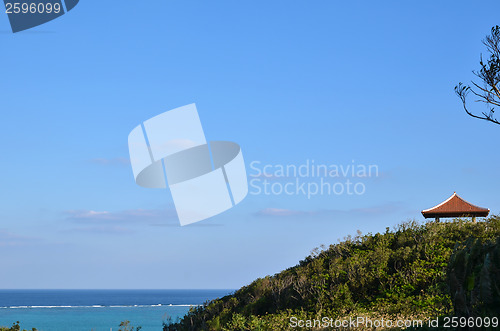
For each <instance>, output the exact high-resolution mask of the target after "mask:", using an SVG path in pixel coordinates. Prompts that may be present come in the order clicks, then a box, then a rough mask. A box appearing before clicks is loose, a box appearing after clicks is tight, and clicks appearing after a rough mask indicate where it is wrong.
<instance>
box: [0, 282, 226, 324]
mask: <svg viewBox="0 0 500 331" xmlns="http://www.w3.org/2000/svg"><path fill="white" fill-rule="evenodd" d="M230 292H231V290H147V291H144V290H91V291H89V290H87V291H85V290H35V291H33V290H31V291H28V290H0V325H2V326H10V325H12V323H14V322H16V321H20V322H21V323H20V325H21V328H25V329H28V330H29V329H31V328H33V327H36V328H37V329H38V330H40V331H90V330H95V331H101V330H102V331H113V330H115V331H117V330H118V328H119V324H120V322H121V321H124V320H129V321H130V322H131V325H133V326H142V330H144V331H153V330H162V322H163V321H166V320H167V318H168V317H170V318H172V319H173V320H175V319H176V318H178V317H179V318H180V317H182V316H184V315H185V314H186V313H187V312H188V311H189V308H190V306H193V305H199V304H202V303H203V302H205V301H207V300H211V299H215V298H217V297H222V296H224V295H226V294H229V293H230Z"/></svg>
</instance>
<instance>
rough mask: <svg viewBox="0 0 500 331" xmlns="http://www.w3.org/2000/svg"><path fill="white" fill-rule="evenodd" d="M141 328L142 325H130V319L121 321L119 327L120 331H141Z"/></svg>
mask: <svg viewBox="0 0 500 331" xmlns="http://www.w3.org/2000/svg"><path fill="white" fill-rule="evenodd" d="M140 329H142V327H141V326H138V327H136V328H134V327H133V326H132V325H130V321H128V320H127V321H123V322H121V323H120V328H119V329H118V331H139V330H140Z"/></svg>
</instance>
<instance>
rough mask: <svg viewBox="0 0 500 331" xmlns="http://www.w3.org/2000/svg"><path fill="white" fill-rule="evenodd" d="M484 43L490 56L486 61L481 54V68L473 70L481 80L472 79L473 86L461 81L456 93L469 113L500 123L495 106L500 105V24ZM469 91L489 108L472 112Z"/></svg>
mask: <svg viewBox="0 0 500 331" xmlns="http://www.w3.org/2000/svg"><path fill="white" fill-rule="evenodd" d="M483 44H484V45H485V46H486V48H487V50H488V53H489V54H490V55H489V58H488V59H487V60H486V62H484V61H483V56H482V54H481V60H480V61H479V64H480V65H481V69H480V70H479V71H475V70H474V71H472V72H473V73H474V75H476V76H477V77H478V78H479V79H480V80H481V81H480V83H476V82H474V81H472V82H471V83H472V85H473V86H469V85H465V84H463V83H461V82H460V83H458V85H457V86H455V93H456V94H457V95H458V97H459V98H460V100H462V104H463V107H464V109H465V111H466V112H467V114H468V115H470V116H472V117H474V118H478V119H482V120H486V121H489V122H492V123H495V124H498V125H500V121H499V120H498V119H497V118H496V117H495V108H496V107H500V26H498V25H497V26H494V27H492V28H491V35H489V36H486V38H485V39H484V40H483ZM469 93H472V94H473V95H475V96H476V97H477V98H478V99H476V100H475V101H476V102H482V103H484V104H485V106H486V107H487V109H488V110H487V111H483V112H481V113H480V114H478V113H474V112H472V111H471V110H470V108H469V107H468V106H467V103H466V99H467V95H468V94H469Z"/></svg>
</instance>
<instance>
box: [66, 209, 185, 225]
mask: <svg viewBox="0 0 500 331" xmlns="http://www.w3.org/2000/svg"><path fill="white" fill-rule="evenodd" d="M65 214H66V218H67V219H68V220H72V221H75V222H79V223H118V222H119V223H148V222H153V221H155V222H156V221H159V220H174V219H177V216H176V213H175V210H173V209H161V210H160V209H130V210H123V211H116V212H111V211H106V210H103V211H96V210H68V211H66V212H65Z"/></svg>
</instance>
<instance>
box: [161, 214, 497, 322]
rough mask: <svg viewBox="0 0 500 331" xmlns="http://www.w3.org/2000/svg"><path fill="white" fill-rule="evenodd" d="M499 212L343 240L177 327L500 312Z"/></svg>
mask: <svg viewBox="0 0 500 331" xmlns="http://www.w3.org/2000/svg"><path fill="white" fill-rule="evenodd" d="M499 237H500V218H499V217H497V216H494V217H490V218H489V219H487V220H485V221H483V222H478V223H472V222H469V221H465V220H455V221H453V222H449V223H439V222H428V223H425V224H420V223H418V222H416V221H410V222H406V223H402V224H400V225H398V226H397V227H396V228H395V229H394V230H393V231H390V230H389V228H387V229H386V231H385V233H376V234H368V235H364V236H361V235H360V233H358V235H357V236H356V237H348V238H345V240H344V241H342V242H340V243H338V244H335V245H330V247H329V248H323V249H315V250H314V251H313V252H312V254H311V255H310V256H308V257H307V258H305V259H304V260H303V261H300V262H299V264H298V265H296V266H294V267H292V268H289V269H287V270H285V271H283V272H280V273H278V274H276V275H274V276H267V277H265V278H260V279H257V280H255V281H254V282H252V283H251V284H250V285H248V286H245V287H243V288H241V289H240V290H238V291H236V292H235V293H233V294H232V295H228V296H225V297H223V298H221V299H216V300H213V301H211V302H207V303H206V304H205V305H203V306H200V307H197V308H193V309H191V310H190V312H189V313H188V314H187V315H186V316H185V317H184V318H182V320H180V321H177V323H170V322H168V323H165V325H164V331H173V330H285V329H289V328H290V317H292V316H295V317H297V318H299V319H304V320H305V319H315V318H321V317H323V316H328V317H331V318H335V319H345V318H349V317H356V316H366V317H368V318H381V317H383V318H385V319H388V318H389V319H393V320H396V319H423V320H428V319H430V318H436V317H439V316H441V317H442V316H446V315H456V316H498V315H500V314H499V312H500V303H499V300H500V293H499V288H500V240H499V239H498V238H499Z"/></svg>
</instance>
